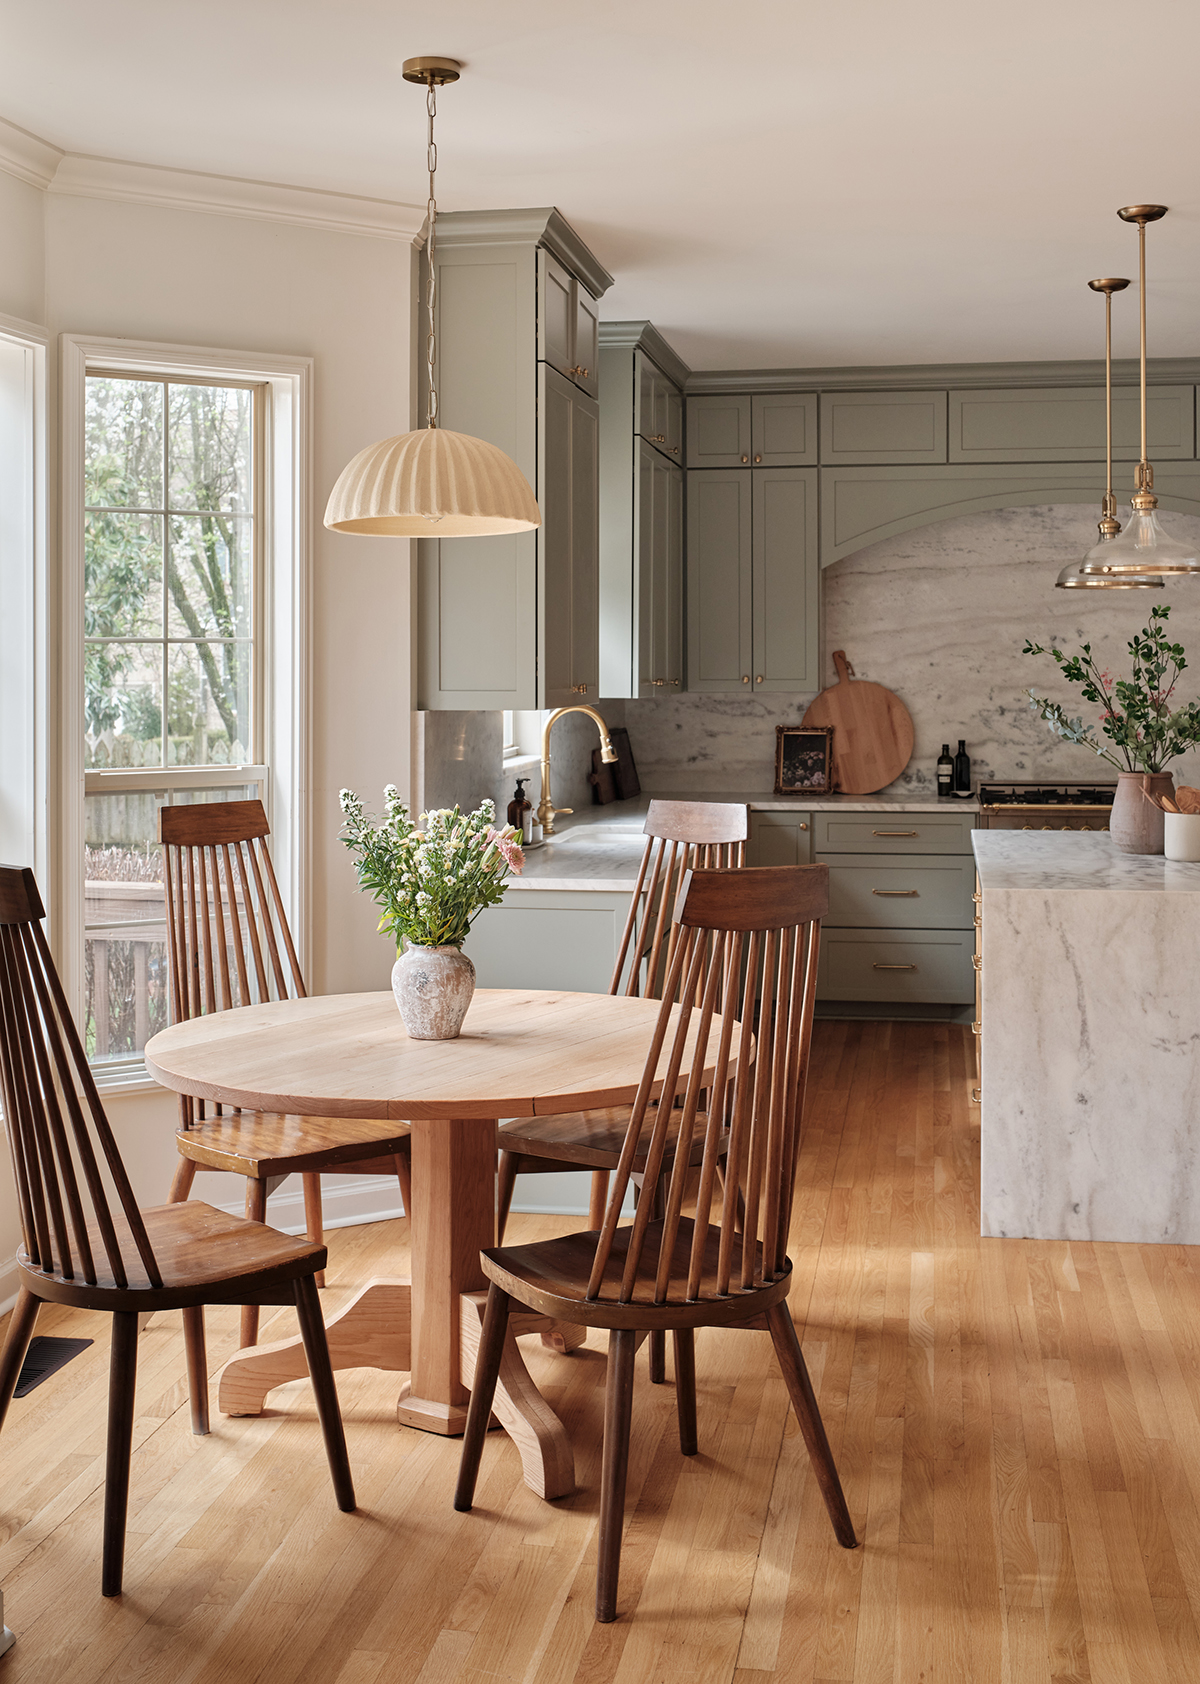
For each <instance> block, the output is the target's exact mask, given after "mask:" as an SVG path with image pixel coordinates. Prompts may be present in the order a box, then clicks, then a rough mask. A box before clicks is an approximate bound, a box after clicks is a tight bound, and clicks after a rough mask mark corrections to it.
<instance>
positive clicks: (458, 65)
mask: <svg viewBox="0 0 1200 1684" xmlns="http://www.w3.org/2000/svg"><path fill="white" fill-rule="evenodd" d="M461 72H462V62H461V60H459V59H456V58H406V59H405V61H404V66H403V68H402V70H401V72H400V74H401V75H402V76H403V77H404V80H405V81H406V82H419V83H420V84H421V86H422V87H423V88H427V87H429V86H431V85H432V86H433V87H435V88H444V87H445V86H446V85H447V83H449V82H457V81H458V78H459V75H460V74H461Z"/></svg>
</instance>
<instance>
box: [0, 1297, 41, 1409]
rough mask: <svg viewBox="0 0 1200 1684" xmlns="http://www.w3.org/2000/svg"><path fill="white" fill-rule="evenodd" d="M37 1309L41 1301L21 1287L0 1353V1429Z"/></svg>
mask: <svg viewBox="0 0 1200 1684" xmlns="http://www.w3.org/2000/svg"><path fill="white" fill-rule="evenodd" d="M40 1308H41V1299H40V1298H35V1297H34V1296H33V1293H32V1292H30V1291H29V1290H28V1289H27V1288H26V1287H22V1288H21V1290H20V1291H19V1292H18V1293H17V1302H16V1304H15V1306H14V1307H13V1313H12V1320H11V1321H10V1322H9V1324H8V1334H7V1336H6V1338H5V1340H4V1349H3V1351H0V1427H2V1426H3V1425H4V1417H5V1416H6V1415H7V1414H8V1406H9V1404H10V1403H11V1402H12V1397H13V1393H14V1392H15V1391H16V1389H17V1381H18V1380H19V1379H20V1377H21V1364H22V1363H23V1362H24V1361H25V1353H26V1351H27V1350H28V1349H29V1341H30V1340H31V1339H32V1338H33V1330H34V1327H35V1326H36V1324H37V1316H38V1311H39V1309H40Z"/></svg>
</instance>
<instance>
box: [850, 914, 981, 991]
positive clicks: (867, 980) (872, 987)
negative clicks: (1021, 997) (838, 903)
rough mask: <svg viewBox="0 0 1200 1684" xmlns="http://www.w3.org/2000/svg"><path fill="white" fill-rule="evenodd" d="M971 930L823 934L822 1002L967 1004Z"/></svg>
mask: <svg viewBox="0 0 1200 1684" xmlns="http://www.w3.org/2000/svg"><path fill="white" fill-rule="evenodd" d="M974 950H975V933H974V931H973V930H839V929H830V928H829V927H828V926H825V927H824V928H823V929H822V931H821V959H820V966H819V969H818V972H817V994H818V996H819V998H820V999H822V1000H883V1001H896V1002H899V1001H909V1002H912V1003H913V1004H920V1005H934V1004H939V1005H963V1006H965V1005H969V1004H970V1003H971V1001H972V1000H974V998H975V969H974V966H973V965H972V964H971V955H972V953H973V952H974Z"/></svg>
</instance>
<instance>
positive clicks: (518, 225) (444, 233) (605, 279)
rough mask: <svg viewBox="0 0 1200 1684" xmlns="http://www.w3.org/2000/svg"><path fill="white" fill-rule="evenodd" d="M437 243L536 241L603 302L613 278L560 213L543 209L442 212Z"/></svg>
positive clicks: (507, 243)
mask: <svg viewBox="0 0 1200 1684" xmlns="http://www.w3.org/2000/svg"><path fill="white" fill-rule="evenodd" d="M437 225H438V239H439V241H440V242H441V243H442V244H443V245H453V246H490V245H514V244H518V243H520V242H522V241H534V242H535V243H536V244H537V245H539V246H545V248H546V250H547V251H549V252H552V253H553V254H554V256H555V257H557V259H558V261H559V262H560V263H561V264H563V265H564V267H565V268H567V269H569V270H570V271H571V273H572V274H573V275H574V276H575V278H576V280H580V281H582V282H583V284H584V286H585V287H587V289H588V291H589V292H590V293H591V294H592V296H593V298H603V297H604V294H605V293H606V292H607V291H608V289H609V287H610V286H611V285H612V284H613V278H612V276H611V275H610V274H609V272H608V270H607V269H606V268H605V267H604V265H603V264H602V263H600V262H598V261H597V259H596V257H595V256H594V255H593V253H592V252H590V251H589V250H588V248H587V246H585V245H584V243H583V241H582V240H581V239H580V237H579V235H578V234H577V233H576V232H575V230H574V228H572V227H571V224H570V223H569V222H568V221H567V219H566V217H565V216H564V215H563V213H562V212H561V211H560V210H556V209H555V207H554V206H553V205H542V206H539V207H537V208H536V209H530V210H485V211H439V212H438V219H437Z"/></svg>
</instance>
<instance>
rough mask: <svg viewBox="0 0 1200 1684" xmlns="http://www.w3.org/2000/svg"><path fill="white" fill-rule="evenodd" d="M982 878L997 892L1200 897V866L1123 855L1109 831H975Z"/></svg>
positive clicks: (1151, 856) (973, 837)
mask: <svg viewBox="0 0 1200 1684" xmlns="http://www.w3.org/2000/svg"><path fill="white" fill-rule="evenodd" d="M971 841H972V843H973V845H974V849H975V862H976V865H977V866H978V868H979V882H980V886H981V887H982V889H983V891H984V893H985V894H986V893H987V891H988V890H989V889H993V890H1006V891H1011V890H1022V889H1025V890H1032V891H1034V892H1038V893H1045V892H1046V891H1047V890H1051V889H1053V890H1064V891H1072V892H1075V891H1079V890H1082V889H1093V890H1095V889H1103V890H1107V891H1110V892H1111V891H1114V890H1115V891H1117V892H1120V893H1132V894H1146V893H1152V892H1156V893H1159V894H1185V895H1200V864H1196V865H1193V864H1187V863H1184V862H1183V861H1181V860H1168V859H1164V857H1163V856H1162V855H1161V854H1123V853H1121V852H1120V850H1119V849H1118V848H1115V847H1114V846H1113V840H1112V837H1111V836H1110V835H1109V834H1108V832H1107V831H1097V830H1071V831H1053V832H1051V833H1050V834H1049V835H1046V834H1042V833H1034V834H1032V835H1030V834H1026V833H1025V832H1024V831H1014V830H975V831H972V833H971Z"/></svg>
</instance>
